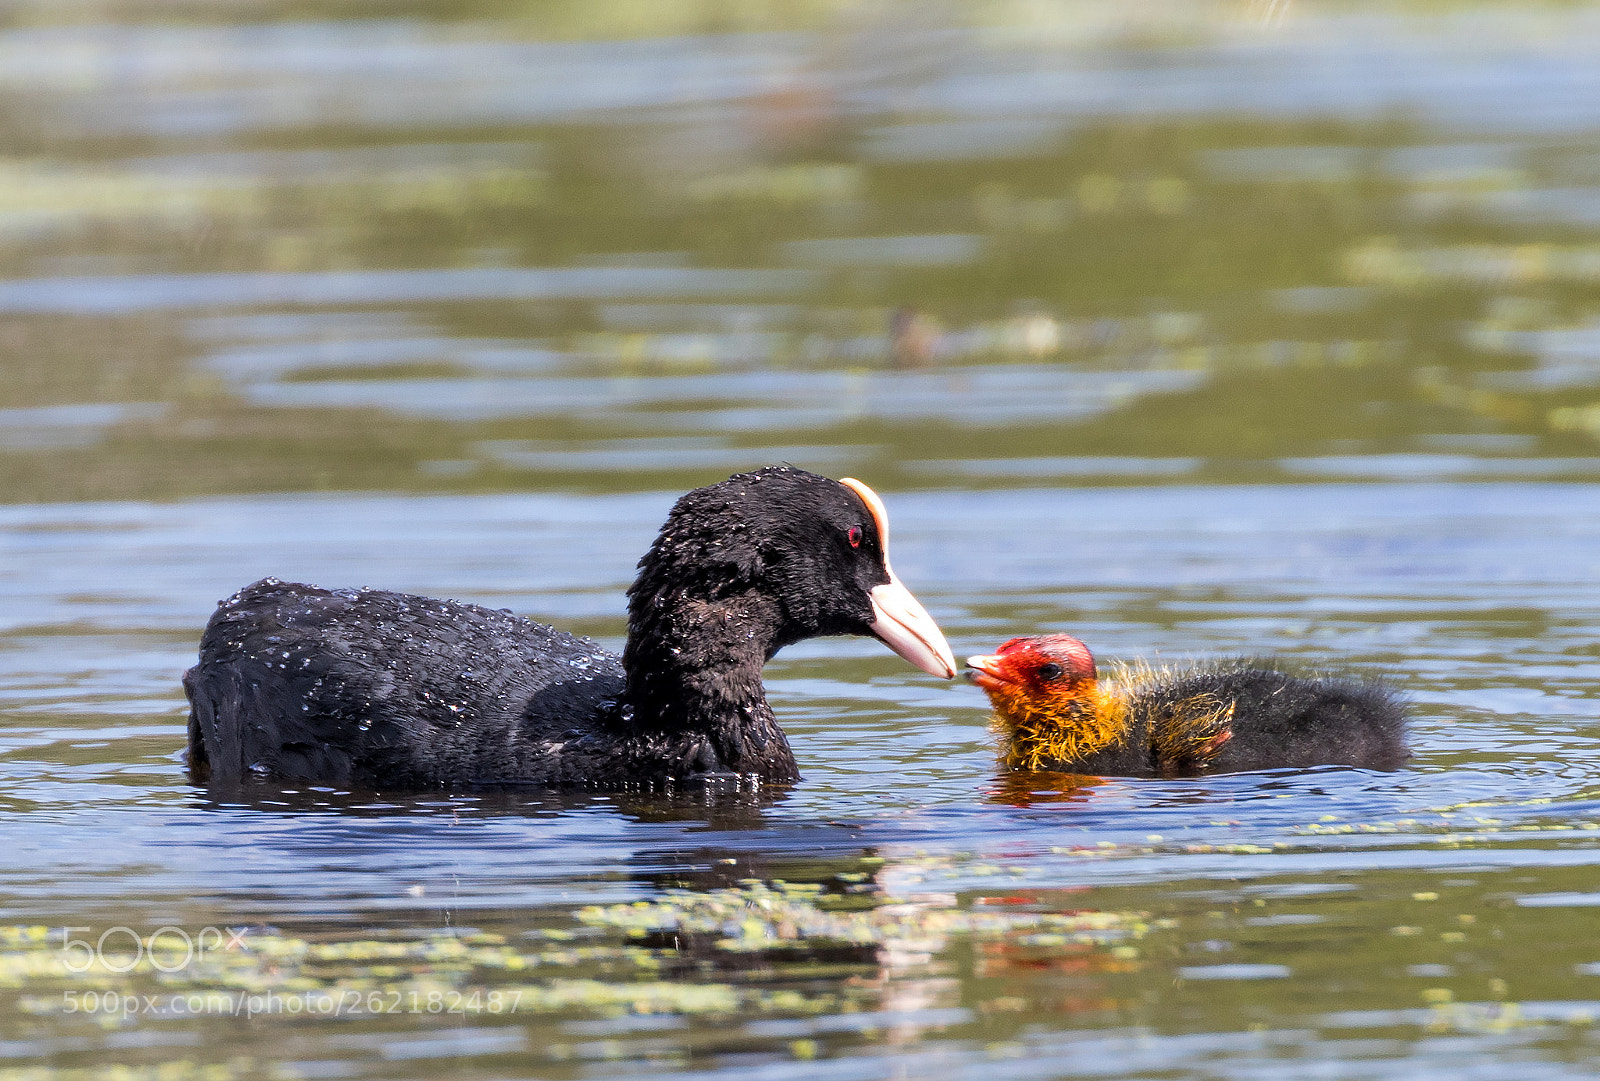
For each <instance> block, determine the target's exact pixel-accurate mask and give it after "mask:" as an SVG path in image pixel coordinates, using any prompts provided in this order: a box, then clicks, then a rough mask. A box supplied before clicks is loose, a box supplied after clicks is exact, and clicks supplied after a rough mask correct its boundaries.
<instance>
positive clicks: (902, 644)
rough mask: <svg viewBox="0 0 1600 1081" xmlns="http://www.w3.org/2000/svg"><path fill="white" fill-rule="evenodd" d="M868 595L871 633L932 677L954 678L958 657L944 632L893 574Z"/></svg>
mask: <svg viewBox="0 0 1600 1081" xmlns="http://www.w3.org/2000/svg"><path fill="white" fill-rule="evenodd" d="M869 596H870V597H871V598H872V633H873V634H874V635H876V636H877V637H878V639H879V640H881V641H882V642H883V644H884V645H886V646H888V647H889V648H890V649H892V650H894V651H895V652H896V653H898V654H900V656H902V657H904V658H905V659H906V660H908V661H910V662H911V663H912V664H914V665H916V666H917V667H918V668H920V669H922V670H923V671H924V672H926V673H928V674H929V675H930V676H939V677H940V678H941V679H953V678H954V677H955V674H956V658H955V655H954V654H952V653H951V652H950V643H948V642H946V641H945V640H944V632H943V631H941V630H940V629H939V625H938V624H937V623H935V622H934V621H933V617H932V616H930V615H929V614H928V611H927V609H925V608H923V607H922V604H921V602H919V601H918V600H917V598H915V597H913V596H912V595H911V591H910V590H909V589H907V588H906V587H905V586H903V585H901V584H900V580H899V579H898V578H896V577H895V576H894V574H893V572H890V575H889V581H888V582H887V583H885V584H884V585H881V586H875V587H873V589H872V590H871V592H870V593H869Z"/></svg>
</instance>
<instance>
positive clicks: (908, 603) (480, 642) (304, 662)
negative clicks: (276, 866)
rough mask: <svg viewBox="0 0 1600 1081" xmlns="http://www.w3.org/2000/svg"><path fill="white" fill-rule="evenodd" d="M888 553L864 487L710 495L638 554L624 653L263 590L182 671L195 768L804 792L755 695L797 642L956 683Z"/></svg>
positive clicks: (416, 781) (247, 592)
mask: <svg viewBox="0 0 1600 1081" xmlns="http://www.w3.org/2000/svg"><path fill="white" fill-rule="evenodd" d="M888 544H889V522H888V516H887V514H886V512H885V511H884V508H883V504H882V502H881V501H880V500H879V499H878V497H877V496H876V495H875V494H874V493H873V492H872V490H871V489H870V488H868V487H867V486H866V485H865V484H862V483H861V482H860V481H855V480H849V479H846V480H843V481H833V480H829V479H827V478H825V477H820V476H817V475H816V474H814V473H808V472H806V471H804V470H801V469H796V468H793V467H791V466H773V467H768V468H765V469H760V470H757V471H755V472H753V473H744V474H739V475H737V476H734V477H731V478H729V479H728V480H725V481H723V482H721V483H719V484H713V485H710V486H708V487H705V488H699V489H696V490H695V491H692V492H690V493H688V494H687V495H685V496H683V497H682V498H681V499H679V500H678V502H677V504H676V505H675V506H674V507H673V508H672V512H671V513H670V514H669V515H668V516H667V521H666V524H665V525H664V526H663V527H662V529H661V533H660V535H659V536H658V537H657V538H656V540H655V543H654V544H653V545H652V546H651V548H650V550H649V551H648V552H647V553H646V554H645V556H644V558H643V559H641V560H640V562H639V575H638V578H637V579H636V580H635V582H634V583H633V586H632V587H631V588H630V589H629V590H628V639H627V645H626V648H625V649H624V651H623V654H622V656H621V657H620V658H619V657H617V656H616V655H614V654H612V653H608V652H607V651H605V650H603V649H601V648H600V647H599V646H597V645H596V644H595V643H593V642H592V641H590V640H588V639H585V638H577V637H574V636H573V635H570V634H566V633H564V632H562V631H558V630H555V629H553V628H551V627H546V626H544V625H542V624H540V623H536V622H534V621H532V620H529V619H524V618H521V617H518V616H514V615H511V614H510V613H509V612H504V611H493V610H490V609H487V608H481V607H478V606H476V605H470V604H461V603H458V602H455V601H446V600H434V599H430V598H425V597H416V596H409V595H406V594H401V593H389V592H384V591H381V590H370V589H361V590H348V589H340V590H329V589H320V588H317V587H315V586H308V585H297V584H293V583H287V582H280V581H278V580H276V579H272V578H268V579H265V580H263V581H260V582H256V583H255V584H253V585H250V586H246V587H245V588H244V589H242V590H240V591H239V592H238V593H237V594H235V595H234V596H232V597H230V598H228V599H227V600H225V601H223V602H222V603H221V605H220V606H219V607H218V609H217V611H216V613H215V614H214V615H213V616H212V617H211V621H210V623H209V624H208V625H207V627H206V630H205V633H204V635H203V637H202V638H201V642H200V662H199V663H198V664H197V665H195V667H193V668H192V669H190V670H189V672H188V673H187V674H186V675H185V676H184V689H185V691H186V692H187V693H188V696H189V701H190V705H191V710H190V717H189V760H190V765H191V768H192V769H193V770H194V771H195V773H196V775H197V776H198V777H200V778H201V779H204V780H209V781H211V782H213V783H222V784H229V783H237V782H239V781H241V780H243V779H246V778H249V777H252V776H257V777H263V778H277V779H283V780H299V781H311V782H317V783H322V784H328V785H336V786H343V787H364V788H401V789H408V790H428V789H438V788H447V787H452V786H465V785H473V784H505V783H514V784H524V785H533V786H543V787H551V788H630V787H635V786H650V785H662V784H670V783H671V782H673V781H680V780H687V779H691V778H694V777H697V776H702V775H729V774H734V775H740V776H741V777H742V778H744V779H746V780H750V781H759V782H767V783H781V782H787V781H793V780H796V779H798V777H799V771H798V769H797V767H796V764H795V759H794V755H793V753H792V752H791V751H790V749H789V741H788V739H787V738H786V737H785V736H784V733H783V730H782V729H781V728H779V727H778V723H777V720H776V719H775V718H774V717H773V714H772V710H771V708H770V707H769V706H768V705H767V700H766V695H765V693H764V691H763V688H762V685H761V667H762V665H763V664H764V663H765V662H766V661H767V660H769V659H770V658H771V657H772V655H773V654H774V653H776V652H777V651H778V650H779V649H781V648H782V647H784V646H786V645H788V644H790V643H792V642H797V641H799V640H801V639H803V638H810V637H813V636H816V635H831V634H858V635H875V636H876V637H878V638H880V639H882V640H883V641H884V642H885V643H886V644H887V645H889V647H890V648H892V649H893V650H894V651H895V652H897V653H899V654H900V655H901V656H902V657H905V658H906V659H907V660H909V661H910V662H911V663H912V664H915V665H916V666H917V667H919V668H921V669H922V670H924V671H926V672H929V673H931V674H933V675H937V676H942V677H945V678H950V677H953V676H954V675H955V671H956V668H955V660H954V658H953V657H952V656H951V654H950V647H949V646H948V645H947V644H946V643H945V640H944V636H943V634H941V633H940V631H939V628H938V626H937V625H936V624H935V623H934V622H933V620H932V618H931V617H929V615H928V614H927V612H926V611H924V610H923V608H922V606H921V605H920V604H919V603H917V600H916V598H914V597H913V596H912V595H911V593H910V592H909V591H907V590H906V588H905V587H904V586H902V585H901V584H900V582H899V580H898V579H897V578H896V577H895V575H894V572H893V571H892V570H891V569H890V566H889V557H888Z"/></svg>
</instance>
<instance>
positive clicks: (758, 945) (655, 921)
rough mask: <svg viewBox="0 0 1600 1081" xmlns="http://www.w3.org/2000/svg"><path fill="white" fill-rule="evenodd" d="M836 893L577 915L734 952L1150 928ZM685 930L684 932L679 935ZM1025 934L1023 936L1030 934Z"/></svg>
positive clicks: (1134, 919) (1091, 940) (1133, 918)
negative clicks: (846, 902)
mask: <svg viewBox="0 0 1600 1081" xmlns="http://www.w3.org/2000/svg"><path fill="white" fill-rule="evenodd" d="M833 900H834V899H833V898H830V897H828V896H826V895H821V894H817V893H813V892H808V893H806V894H804V895H797V894H795V893H793V892H792V891H779V890H774V889H772V888H770V887H768V886H765V885H760V884H758V885H753V886H747V887H744V888H740V889H723V890H712V891H710V892H706V893H696V892H691V891H688V890H669V891H667V893H666V895H665V896H664V897H663V898H662V899H661V900H658V901H654V902H649V903H646V904H644V905H640V904H638V903H633V904H620V905H609V906H600V905H593V906H590V907H588V908H584V909H582V910H580V911H579V912H578V914H577V916H578V919H579V920H581V921H582V922H584V923H586V924H589V925H591V926H597V927H607V928H611V929H613V930H616V931H621V932H623V933H624V934H629V935H633V936H637V937H645V936H650V935H654V936H663V935H671V936H673V938H674V939H675V940H676V941H677V944H679V945H682V944H683V940H696V939H698V940H709V941H710V942H711V943H712V944H713V945H714V946H715V948H717V949H719V950H727V951H734V952H743V953H748V952H756V951H761V950H772V949H780V950H789V949H793V948H795V947H796V946H797V945H799V946H826V945H847V946H862V947H867V946H871V947H880V946H881V947H895V946H900V945H904V944H906V943H908V942H917V943H930V942H931V943H932V945H931V947H930V948H934V949H937V948H938V947H939V946H940V945H942V939H943V937H944V936H946V935H952V934H973V935H996V934H1007V933H1015V932H1018V931H1031V932H1033V935H1032V936H1030V939H1031V938H1033V937H1040V939H1041V941H1047V942H1049V943H1052V944H1064V943H1076V944H1087V945H1110V944H1113V943H1120V942H1122V941H1123V940H1125V939H1129V938H1138V937H1142V936H1143V935H1144V934H1145V933H1147V932H1148V930H1149V929H1150V925H1149V924H1148V923H1147V922H1146V921H1145V917H1144V916H1143V915H1142V914H1138V913H1118V912H1086V913H1075V914H1072V915H1064V914H1058V913H1049V912H1044V913H1038V912H1008V913H998V912H988V911H984V912H972V911H967V910H963V909H958V908H956V907H955V906H954V899H953V898H948V899H941V900H945V901H946V903H943V904H940V903H933V902H926V901H924V902H910V903H908V902H894V901H886V902H885V903H882V904H878V905H876V906H873V907H869V908H850V909H843V908H837V907H825V905H828V904H829V903H831V902H832V901H833ZM680 936H681V937H680ZM1025 941H1026V940H1025Z"/></svg>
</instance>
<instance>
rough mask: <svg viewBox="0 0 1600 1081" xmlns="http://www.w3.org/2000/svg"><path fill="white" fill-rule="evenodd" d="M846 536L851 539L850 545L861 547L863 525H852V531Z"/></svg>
mask: <svg viewBox="0 0 1600 1081" xmlns="http://www.w3.org/2000/svg"><path fill="white" fill-rule="evenodd" d="M845 537H846V538H848V539H849V541H850V547H852V548H860V547H861V527H860V526H856V525H853V526H851V527H850V532H848V533H846V534H845Z"/></svg>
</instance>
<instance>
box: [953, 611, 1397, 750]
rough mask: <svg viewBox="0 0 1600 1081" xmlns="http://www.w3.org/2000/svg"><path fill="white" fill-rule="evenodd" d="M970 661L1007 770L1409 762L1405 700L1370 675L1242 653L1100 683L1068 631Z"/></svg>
mask: <svg viewBox="0 0 1600 1081" xmlns="http://www.w3.org/2000/svg"><path fill="white" fill-rule="evenodd" d="M967 665H968V667H969V669H970V671H969V672H968V676H969V677H970V678H971V680H972V682H974V683H976V684H977V685H978V686H980V687H982V688H983V689H984V691H986V692H987V693H988V695H989V701H990V703H991V704H992V705H993V706H994V709H995V729H996V731H997V732H998V733H999V734H1000V737H1001V740H1002V750H1001V758H1002V761H1003V763H1004V765H1005V767H1006V768H1007V769H1012V770H1059V771H1062V772H1069V773H1097V774H1110V775H1116V776H1160V777H1173V776H1192V775H1195V774H1201V773H1233V772H1238V771H1241V770H1253V769H1272V768H1275V767H1304V766H1321V765H1340V766H1362V767H1365V768H1368V769H1385V770H1387V769H1395V768H1397V767H1398V766H1399V765H1400V764H1401V763H1402V762H1404V761H1405V759H1406V758H1407V756H1408V755H1407V751H1406V744H1405V709H1404V704H1403V702H1402V701H1401V699H1400V697H1399V696H1398V695H1397V694H1396V693H1395V692H1394V691H1393V690H1391V689H1390V688H1388V687H1386V686H1384V685H1383V684H1381V683H1376V682H1372V681H1370V680H1362V679H1357V678H1354V677H1348V676H1319V677H1316V678H1307V677H1304V676H1296V675H1291V674H1289V673H1287V672H1283V671H1280V670H1279V669H1277V668H1276V667H1274V666H1273V665H1272V664H1271V662H1260V661H1249V660H1246V659H1243V658H1238V659H1234V660H1227V661H1221V662H1216V663H1211V664H1202V665H1195V666H1191V667H1188V668H1183V669H1178V670H1165V669H1153V668H1150V667H1149V666H1147V665H1142V664H1141V665H1137V666H1134V667H1131V668H1128V667H1124V668H1121V669H1120V670H1119V671H1118V672H1117V677H1116V679H1115V680H1114V681H1112V682H1110V683H1109V684H1102V683H1101V682H1100V681H1099V680H1098V679H1097V673H1096V671H1095V664H1094V657H1093V656H1092V655H1091V654H1090V653H1089V649H1088V647H1087V646H1085V645H1084V644H1083V643H1082V642H1080V641H1078V640H1077V639H1076V638H1073V637H1072V636H1070V635H1066V634H1046V635H1040V636H1038V637H1033V638H1013V639H1011V640H1010V641H1009V642H1007V643H1006V644H1005V645H1003V646H1001V647H1000V649H999V651H998V652H996V653H994V654H991V655H988V656H980V657H968V658H967Z"/></svg>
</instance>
